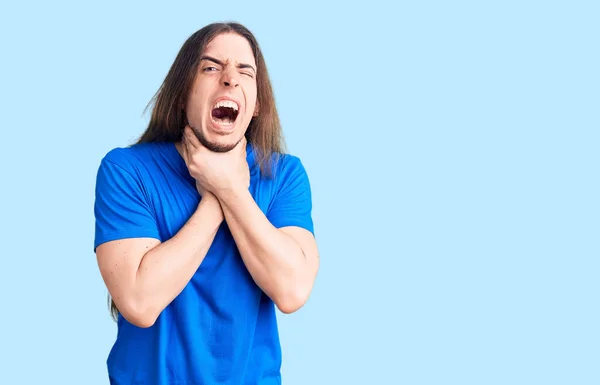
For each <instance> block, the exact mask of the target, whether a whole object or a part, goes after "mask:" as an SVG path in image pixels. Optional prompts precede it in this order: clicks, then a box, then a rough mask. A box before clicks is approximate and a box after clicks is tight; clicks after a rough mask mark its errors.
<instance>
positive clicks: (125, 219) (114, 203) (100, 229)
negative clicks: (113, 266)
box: [94, 158, 160, 251]
mask: <svg viewBox="0 0 600 385" xmlns="http://www.w3.org/2000/svg"><path fill="white" fill-rule="evenodd" d="M94 215H95V219H96V229H95V230H96V231H95V239H94V251H96V248H97V247H98V246H99V245H101V244H102V243H105V242H109V241H114V240H117V239H124V238H156V239H160V234H159V230H158V226H157V223H156V219H155V217H154V214H153V212H152V210H151V208H150V205H149V204H148V200H147V198H146V196H145V194H144V191H143V188H142V186H141V185H140V183H139V182H138V181H137V180H136V179H134V178H133V177H132V173H130V172H128V171H127V170H126V169H125V168H124V167H123V166H120V165H118V164H116V163H114V162H113V161H111V160H108V159H107V158H104V159H103V160H102V162H101V164H100V167H99V169H98V174H97V178H96V197H95V203H94Z"/></svg>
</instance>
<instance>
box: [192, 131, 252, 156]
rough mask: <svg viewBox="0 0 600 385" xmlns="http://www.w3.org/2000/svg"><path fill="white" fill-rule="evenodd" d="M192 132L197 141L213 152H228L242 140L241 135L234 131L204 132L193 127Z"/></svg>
mask: <svg viewBox="0 0 600 385" xmlns="http://www.w3.org/2000/svg"><path fill="white" fill-rule="evenodd" d="M194 133H195V134H196V137H197V138H198V141H200V143H201V144H202V145H203V146H204V147H206V148H207V149H209V150H210V151H213V152H229V151H231V150H233V149H234V148H235V146H237V144H238V143H239V142H240V141H241V140H242V138H243V135H239V134H237V133H236V132H231V133H227V134H222V133H218V132H216V133H212V132H210V133H205V132H203V131H202V130H199V129H196V128H194Z"/></svg>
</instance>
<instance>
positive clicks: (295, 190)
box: [267, 155, 315, 235]
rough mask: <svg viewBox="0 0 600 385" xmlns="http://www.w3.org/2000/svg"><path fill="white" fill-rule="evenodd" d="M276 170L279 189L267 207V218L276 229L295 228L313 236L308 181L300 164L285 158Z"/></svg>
mask: <svg viewBox="0 0 600 385" xmlns="http://www.w3.org/2000/svg"><path fill="white" fill-rule="evenodd" d="M287 158H288V159H285V160H284V161H283V165H282V167H281V169H280V170H278V172H277V175H276V180H278V182H279V183H278V185H279V189H278V191H277V193H276V195H275V197H274V199H273V201H272V203H271V206H270V207H269V210H268V212H267V218H268V219H269V221H270V222H271V224H272V225H273V226H275V227H276V228H281V227H286V226H297V227H301V228H304V229H306V230H308V231H310V232H311V233H312V234H313V235H314V233H315V232H314V226H313V220H312V196H311V189H310V181H309V179H308V175H307V173H306V170H305V169H304V166H303V165H302V162H301V161H300V159H298V158H297V157H293V156H289V155H288V156H287Z"/></svg>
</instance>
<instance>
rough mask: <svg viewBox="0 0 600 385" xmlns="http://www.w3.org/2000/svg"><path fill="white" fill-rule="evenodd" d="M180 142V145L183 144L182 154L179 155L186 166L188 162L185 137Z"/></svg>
mask: <svg viewBox="0 0 600 385" xmlns="http://www.w3.org/2000/svg"><path fill="white" fill-rule="evenodd" d="M182 142H183V143H182V144H183V146H181V152H182V154H181V155H182V157H183V160H184V161H185V163H186V164H187V163H189V162H188V149H187V146H188V145H187V140H186V139H185V137H184V138H183V140H182Z"/></svg>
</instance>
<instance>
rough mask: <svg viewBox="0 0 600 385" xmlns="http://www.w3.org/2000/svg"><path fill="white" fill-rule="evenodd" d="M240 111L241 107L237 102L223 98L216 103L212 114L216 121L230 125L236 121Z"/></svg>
mask: <svg viewBox="0 0 600 385" xmlns="http://www.w3.org/2000/svg"><path fill="white" fill-rule="evenodd" d="M238 113H239V108H238V105H237V103H236V102H234V101H231V100H221V101H219V102H217V103H216V104H215V105H214V107H213V109H212V112H211V116H212V119H213V121H214V122H215V123H218V124H223V125H228V124H233V123H234V122H235V120H236V119H237V117H238Z"/></svg>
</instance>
